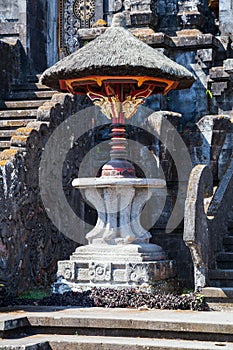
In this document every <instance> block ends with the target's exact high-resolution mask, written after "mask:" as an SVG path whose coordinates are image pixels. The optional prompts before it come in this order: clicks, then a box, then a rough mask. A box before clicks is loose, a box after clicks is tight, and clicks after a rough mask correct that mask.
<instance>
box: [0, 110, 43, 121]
mask: <svg viewBox="0 0 233 350" xmlns="http://www.w3.org/2000/svg"><path fill="white" fill-rule="evenodd" d="M27 117H29V118H34V119H36V118H37V109H15V110H14V109H12V110H9V111H8V110H4V111H0V119H8V118H15V119H22V118H23V119H25V118H27Z"/></svg>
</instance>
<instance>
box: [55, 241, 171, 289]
mask: <svg viewBox="0 0 233 350" xmlns="http://www.w3.org/2000/svg"><path fill="white" fill-rule="evenodd" d="M79 253H80V254H79ZM156 256H157V257H165V254H164V252H163V251H162V249H161V248H160V247H159V246H156V245H154V244H143V245H136V244H135V245H134V244H130V245H126V246H121V247H120V246H115V247H113V246H104V245H102V246H101V245H100V246H94V245H93V246H92V245H89V246H85V247H79V248H77V249H76V251H75V253H74V254H73V255H72V256H71V258H70V260H67V261H59V262H58V277H59V279H58V281H57V282H56V283H55V284H54V285H53V292H54V293H64V292H65V291H69V290H73V291H82V290H88V289H91V288H93V287H101V288H116V289H122V288H142V289H147V290H152V289H155V290H156V291H158V292H161V288H162V290H163V291H166V290H167V289H169V290H167V291H169V292H171V286H170V285H171V283H170V281H171V280H172V281H174V278H175V277H176V266H175V262H174V261H173V260H167V259H164V260H160V259H157V260H156V259H153V258H156ZM172 283H173V282H172ZM173 284H174V283H173ZM162 286H163V287H162Z"/></svg>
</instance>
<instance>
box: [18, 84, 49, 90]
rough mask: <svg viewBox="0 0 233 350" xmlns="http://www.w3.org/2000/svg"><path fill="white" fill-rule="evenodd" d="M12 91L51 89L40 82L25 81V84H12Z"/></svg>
mask: <svg viewBox="0 0 233 350" xmlns="http://www.w3.org/2000/svg"><path fill="white" fill-rule="evenodd" d="M11 90H12V91H27V90H29V91H30V90H31V91H36V90H40V91H42V90H51V88H50V87H48V86H46V85H43V84H40V83H25V84H12V85H11Z"/></svg>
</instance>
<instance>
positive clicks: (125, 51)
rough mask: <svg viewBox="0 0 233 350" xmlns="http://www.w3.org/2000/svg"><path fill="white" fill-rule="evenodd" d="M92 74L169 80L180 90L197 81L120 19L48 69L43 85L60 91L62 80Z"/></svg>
mask: <svg viewBox="0 0 233 350" xmlns="http://www.w3.org/2000/svg"><path fill="white" fill-rule="evenodd" d="M118 15H119V14H118ZM118 19H119V16H118ZM91 75H102V76H103V75H104V76H107V75H111V76H113V75H116V76H129V75H133V76H150V77H157V78H165V79H169V80H173V81H178V82H179V85H178V87H177V89H185V88H189V87H190V86H191V85H192V83H193V82H194V80H195V79H194V77H193V75H192V74H191V73H190V72H189V71H188V70H187V69H186V68H184V67H183V66H181V65H179V64H177V63H175V62H174V61H172V60H170V59H169V58H168V57H166V56H165V55H163V54H162V53H160V52H159V51H158V50H156V49H153V48H152V47H150V46H148V45H147V44H145V43H143V42H142V41H140V40H139V39H137V38H136V37H135V36H134V35H133V34H131V33H130V32H129V31H128V30H127V29H125V28H123V27H122V26H121V25H120V24H119V21H118V20H116V21H113V26H112V27H110V28H108V29H107V30H106V31H105V33H104V34H102V35H100V36H99V37H97V38H96V39H95V40H93V41H91V42H90V43H89V44H87V45H86V46H84V47H82V48H81V49H79V50H77V51H76V52H74V53H73V54H71V55H69V56H67V57H65V58H64V59H62V60H61V61H59V62H57V63H56V64H55V65H53V66H52V67H51V68H49V69H47V70H46V71H45V72H44V73H43V75H42V77H41V82H42V83H43V84H44V85H48V86H50V87H51V88H53V89H55V90H58V91H59V90H61V89H60V86H59V80H65V79H75V78H81V77H85V76H91Z"/></svg>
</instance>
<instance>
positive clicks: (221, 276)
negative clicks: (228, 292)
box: [209, 269, 233, 287]
mask: <svg viewBox="0 0 233 350" xmlns="http://www.w3.org/2000/svg"><path fill="white" fill-rule="evenodd" d="M209 279H210V286H211V287H233V270H232V269H215V270H210V271H209Z"/></svg>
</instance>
